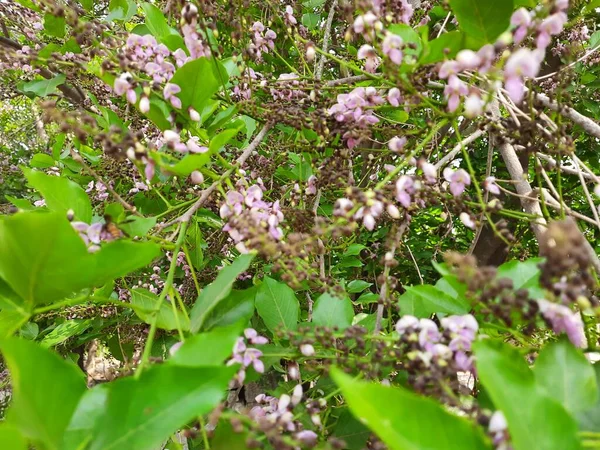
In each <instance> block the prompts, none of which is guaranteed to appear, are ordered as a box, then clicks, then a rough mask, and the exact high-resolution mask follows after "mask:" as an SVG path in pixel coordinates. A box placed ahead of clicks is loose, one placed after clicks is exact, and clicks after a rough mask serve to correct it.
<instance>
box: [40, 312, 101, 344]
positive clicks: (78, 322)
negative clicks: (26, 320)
mask: <svg viewBox="0 0 600 450" xmlns="http://www.w3.org/2000/svg"><path fill="white" fill-rule="evenodd" d="M91 326H92V321H91V320H90V319H73V320H67V321H65V322H63V323H61V324H58V325H57V326H56V328H55V329H53V330H52V331H51V332H50V333H48V334H47V335H46V336H44V339H42V342H40V344H41V346H42V347H46V348H47V347H54V346H55V345H58V344H60V343H61V342H64V341H66V340H67V339H69V338H70V337H73V336H78V335H80V334H81V333H83V332H84V331H85V330H87V329H88V328H89V327H91Z"/></svg>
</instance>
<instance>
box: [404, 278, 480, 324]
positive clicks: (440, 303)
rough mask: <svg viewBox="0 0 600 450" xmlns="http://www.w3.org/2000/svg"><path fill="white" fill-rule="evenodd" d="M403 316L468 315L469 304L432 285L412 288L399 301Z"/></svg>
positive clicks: (408, 288)
mask: <svg viewBox="0 0 600 450" xmlns="http://www.w3.org/2000/svg"><path fill="white" fill-rule="evenodd" d="M398 303H399V305H400V311H401V313H402V314H410V315H413V316H416V317H429V316H430V315H431V314H434V313H445V314H467V313H468V312H469V304H468V302H467V301H466V300H465V299H464V298H452V297H451V296H450V295H448V294H446V293H444V292H442V291H440V290H438V289H436V288H435V287H433V286H430V285H421V286H411V287H407V288H406V292H405V293H404V294H402V295H401V296H400V298H399V299H398Z"/></svg>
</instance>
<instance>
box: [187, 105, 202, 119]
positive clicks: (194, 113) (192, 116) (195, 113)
mask: <svg viewBox="0 0 600 450" xmlns="http://www.w3.org/2000/svg"><path fill="white" fill-rule="evenodd" d="M188 113H189V114H190V119H192V120H193V121H194V122H200V114H199V113H198V111H196V110H195V109H194V108H192V107H191V106H190V109H189V110H188Z"/></svg>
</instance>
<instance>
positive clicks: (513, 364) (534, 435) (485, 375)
mask: <svg viewBox="0 0 600 450" xmlns="http://www.w3.org/2000/svg"><path fill="white" fill-rule="evenodd" d="M473 348H474V351H475V357H476V360H477V373H478V375H479V378H480V380H481V383H482V384H483V386H484V387H485V389H486V392H487V393H488V394H489V396H490V398H491V399H492V401H493V402H494V405H495V406H496V408H498V409H500V410H501V411H502V412H503V413H504V416H505V417H506V421H507V423H508V430H509V432H510V435H511V438H512V443H513V447H514V448H515V450H531V449H533V448H543V449H547V450H554V449H556V450H559V449H560V450H570V449H578V448H580V443H579V440H578V438H577V425H576V423H575V421H574V420H573V418H572V417H571V416H570V415H569V413H568V412H567V410H566V409H565V408H564V407H563V406H562V405H561V404H560V403H558V402H557V401H556V400H554V399H553V398H552V397H551V396H549V395H548V394H547V392H546V391H545V389H544V388H542V387H541V386H540V385H538V384H536V380H535V377H534V374H533V372H532V371H531V370H530V369H529V367H528V366H527V364H526V362H525V360H524V359H523V357H522V356H521V355H520V354H519V353H518V351H517V350H516V349H514V348H511V347H510V346H509V345H507V344H502V343H500V342H494V341H490V340H485V341H480V342H476V343H475V344H474V346H473ZM541 411H543V414H540V412H541Z"/></svg>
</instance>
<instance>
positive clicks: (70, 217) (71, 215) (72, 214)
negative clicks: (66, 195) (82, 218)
mask: <svg viewBox="0 0 600 450" xmlns="http://www.w3.org/2000/svg"><path fill="white" fill-rule="evenodd" d="M74 218H75V211H73V210H72V209H69V210H68V211H67V220H68V221H69V222H72V221H73V219H74Z"/></svg>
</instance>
